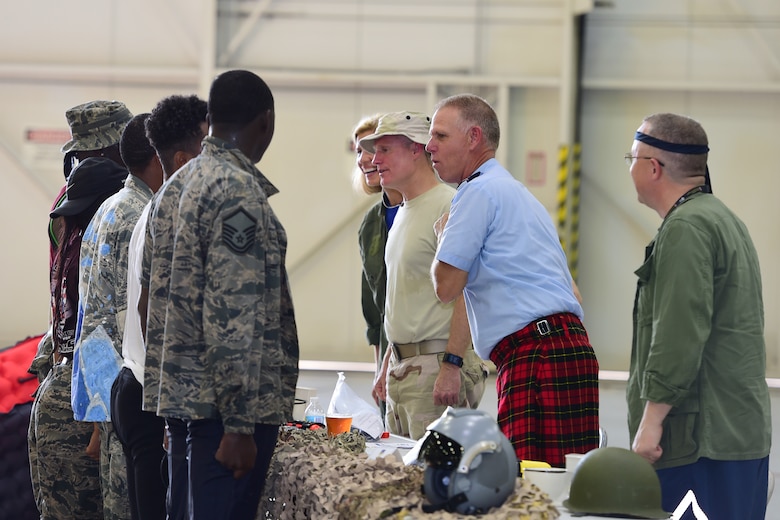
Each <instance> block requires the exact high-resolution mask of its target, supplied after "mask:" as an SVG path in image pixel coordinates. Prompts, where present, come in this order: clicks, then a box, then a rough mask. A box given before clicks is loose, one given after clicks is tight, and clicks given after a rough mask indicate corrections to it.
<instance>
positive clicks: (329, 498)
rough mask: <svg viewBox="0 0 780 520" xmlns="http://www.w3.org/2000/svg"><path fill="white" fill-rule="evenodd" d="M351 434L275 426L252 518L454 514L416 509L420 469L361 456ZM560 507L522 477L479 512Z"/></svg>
mask: <svg viewBox="0 0 780 520" xmlns="http://www.w3.org/2000/svg"><path fill="white" fill-rule="evenodd" d="M365 447H366V443H365V440H364V439H363V437H362V436H361V435H359V434H355V433H348V434H344V435H339V436H338V437H336V438H333V439H331V438H328V437H327V436H326V434H325V432H324V431H308V430H290V429H283V430H282V431H281V432H280V434H279V442H278V443H277V447H276V452H275V454H274V457H273V459H272V461H271V467H270V469H269V471H268V479H267V481H266V487H265V490H264V493H263V497H262V500H261V502H260V512H259V514H258V518H259V519H267V520H308V519H310V518H317V519H344V520H357V519H372V520H373V519H377V518H386V519H392V520H410V519H418V518H419V519H429V520H449V519H456V518H464V517H463V516H462V515H456V514H452V513H448V512H446V511H438V512H435V513H424V512H423V510H422V504H423V503H424V502H425V495H424V494H423V493H422V484H423V475H424V472H423V470H422V469H421V468H419V467H414V466H405V465H404V464H403V463H402V462H400V461H399V460H397V459H396V458H394V457H387V458H384V459H377V460H369V459H368V456H367V455H366V454H365ZM559 516H560V513H559V512H558V510H557V509H556V508H555V506H553V505H552V501H551V500H550V498H549V497H548V496H547V494H545V493H543V492H542V491H540V490H539V488H537V487H536V486H534V485H533V484H531V483H530V482H527V481H523V480H521V479H517V484H516V487H515V492H514V493H513V494H512V495H510V497H509V498H508V499H507V501H506V502H505V503H504V504H503V506H502V507H500V508H494V509H492V510H491V511H490V512H488V513H486V514H484V515H480V516H479V517H473V518H481V519H491V520H492V519H499V518H500V519H512V520H554V519H556V518H558V517H559Z"/></svg>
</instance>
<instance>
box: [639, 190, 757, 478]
mask: <svg viewBox="0 0 780 520" xmlns="http://www.w3.org/2000/svg"><path fill="white" fill-rule="evenodd" d="M636 275H637V277H638V278H639V280H638V283H637V291H636V298H635V301H634V317H633V321H634V337H633V341H632V350H631V365H630V375H629V380H628V387H627V400H628V424H629V433H630V437H631V442H632V443H633V440H634V437H635V435H636V432H637V429H638V427H639V423H640V421H641V418H642V412H643V410H644V406H645V402H646V401H647V400H650V401H653V402H657V403H665V404H671V405H672V406H673V408H672V410H671V412H670V413H669V415H668V416H667V417H666V419H665V421H664V426H663V434H662V438H661V448H662V449H663V455H662V457H661V458H660V459H659V461H658V462H657V463H656V464H655V467H656V468H657V469H661V468H668V467H675V466H681V465H684V464H690V463H693V462H695V461H696V460H697V459H699V458H700V457H707V458H710V459H714V460H750V459H758V458H763V457H765V456H767V455H768V454H769V447H770V442H771V418H770V403H769V390H768V388H767V384H766V379H765V372H766V348H765V344H764V309H763V301H762V293H761V273H760V270H759V264H758V255H757V253H756V250H755V248H754V246H753V243H752V241H751V239H750V235H749V234H748V231H747V228H746V227H745V225H744V224H743V223H742V221H740V220H739V218H737V217H736V216H735V215H734V214H733V213H732V212H731V211H730V210H729V209H728V208H727V207H726V206H725V205H724V204H723V203H722V202H721V201H720V200H718V199H717V198H715V197H714V196H713V195H710V194H705V193H698V194H695V195H692V196H691V197H690V198H689V199H688V200H687V201H685V202H684V203H683V204H682V205H680V206H679V207H677V208H674V209H673V210H672V211H670V213H669V214H668V215H667V216H666V218H665V219H664V221H663V223H662V224H661V227H660V228H659V230H658V234H657V235H656V237H655V238H654V240H653V241H652V242H651V243H650V245H649V246H648V247H647V250H646V259H645V262H644V264H643V265H642V266H641V267H640V268H639V269H637V271H636Z"/></svg>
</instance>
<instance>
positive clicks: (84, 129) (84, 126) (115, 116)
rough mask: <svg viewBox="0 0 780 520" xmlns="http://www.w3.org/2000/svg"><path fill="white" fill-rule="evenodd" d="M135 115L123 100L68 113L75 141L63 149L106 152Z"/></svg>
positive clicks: (96, 103)
mask: <svg viewBox="0 0 780 520" xmlns="http://www.w3.org/2000/svg"><path fill="white" fill-rule="evenodd" d="M132 117H133V114H131V113H130V110H128V109H127V107H126V106H125V104H124V103H122V102H120V101H100V100H99V101H90V102H89V103H84V104H83V105H78V106H75V107H73V108H71V109H70V110H68V111H67V112H65V118H66V119H67V120H68V124H69V125H70V134H71V139H70V141H68V142H67V143H65V144H64V145H63V147H62V149H61V151H62V153H68V152H71V151H88V150H102V149H103V148H108V147H109V146H112V145H115V144H117V143H118V142H119V139H120V137H122V132H123V131H124V129H125V126H126V125H127V123H128V122H129V121H130V119H132Z"/></svg>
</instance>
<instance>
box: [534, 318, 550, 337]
mask: <svg viewBox="0 0 780 520" xmlns="http://www.w3.org/2000/svg"><path fill="white" fill-rule="evenodd" d="M536 331H537V332H538V333H539V334H540V335H541V336H547V335H548V334H549V333H550V324H549V323H548V322H547V320H539V321H537V322H536Z"/></svg>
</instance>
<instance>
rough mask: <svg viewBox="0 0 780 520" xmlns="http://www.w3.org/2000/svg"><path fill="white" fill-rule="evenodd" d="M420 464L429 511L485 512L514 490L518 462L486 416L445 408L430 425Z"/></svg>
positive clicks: (510, 448) (498, 430)
mask: <svg viewBox="0 0 780 520" xmlns="http://www.w3.org/2000/svg"><path fill="white" fill-rule="evenodd" d="M423 439H424V440H423V442H422V445H421V447H420V454H419V456H418V460H419V459H422V460H424V461H425V466H426V468H425V480H424V484H423V489H424V492H425V496H426V497H427V498H428V500H429V501H430V505H426V506H424V507H423V511H425V512H433V511H436V510H438V509H446V510H447V511H450V512H453V513H454V512H457V513H461V514H467V515H471V514H478V513H484V512H486V511H487V510H489V509H490V508H491V507H499V506H501V505H502V504H503V503H504V501H505V500H506V499H507V497H508V496H509V495H510V494H511V493H512V492H513V491H514V490H515V480H516V479H517V457H516V456H515V450H514V449H513V448H512V444H511V443H510V442H509V439H507V438H506V436H504V434H503V433H501V430H500V429H499V428H498V424H496V420H495V419H493V418H492V417H491V416H490V415H488V414H487V413H486V412H483V411H481V410H472V409H470V408H452V407H447V409H446V410H445V411H444V413H443V414H442V415H441V417H439V418H438V419H436V420H435V421H433V422H432V423H431V424H429V425H428V431H427V432H426V434H425V437H423Z"/></svg>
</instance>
